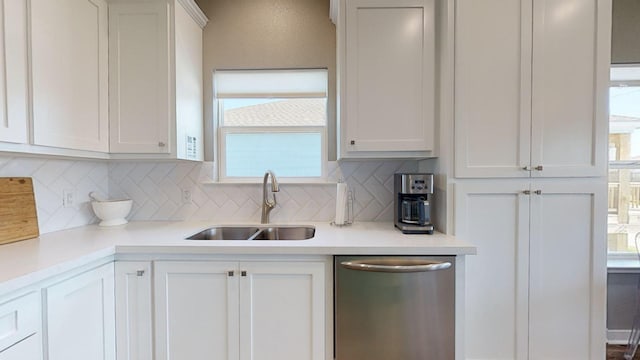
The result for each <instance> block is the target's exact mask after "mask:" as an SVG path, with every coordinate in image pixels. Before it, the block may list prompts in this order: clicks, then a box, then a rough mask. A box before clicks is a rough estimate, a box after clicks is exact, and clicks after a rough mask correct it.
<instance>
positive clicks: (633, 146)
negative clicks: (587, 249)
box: [607, 65, 640, 254]
mask: <svg viewBox="0 0 640 360" xmlns="http://www.w3.org/2000/svg"><path fill="white" fill-rule="evenodd" d="M609 114H610V115H609V206H608V208H609V213H608V226H607V228H608V231H607V233H608V250H609V253H610V254H611V253H618V254H624V253H635V252H636V244H635V237H636V235H637V234H638V233H640V65H631V66H629V65H625V66H615V67H612V68H611V87H610V89H609ZM638 237H639V241H640V235H638Z"/></svg>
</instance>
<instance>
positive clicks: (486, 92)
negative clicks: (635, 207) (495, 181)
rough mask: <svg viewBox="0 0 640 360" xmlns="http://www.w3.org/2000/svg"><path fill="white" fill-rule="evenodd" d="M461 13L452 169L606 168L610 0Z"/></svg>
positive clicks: (542, 0) (516, 172)
mask: <svg viewBox="0 0 640 360" xmlns="http://www.w3.org/2000/svg"><path fill="white" fill-rule="evenodd" d="M455 11H456V12H455V17H456V19H455V65H454V71H455V126H454V128H455V130H454V131H455V176H456V177H529V176H531V177H565V176H571V177H580V176H584V177H590V176H604V175H605V172H606V161H607V159H606V151H605V149H606V145H607V118H608V115H607V108H606V104H607V97H608V92H607V89H608V69H609V50H608V49H609V44H610V38H609V37H610V25H611V19H610V15H611V2H610V1H609V0H604V1H602V0H554V1H548V0H536V1H533V0H520V1H512V0H480V1H478V0H457V1H456V10H455ZM496 14H500V16H496Z"/></svg>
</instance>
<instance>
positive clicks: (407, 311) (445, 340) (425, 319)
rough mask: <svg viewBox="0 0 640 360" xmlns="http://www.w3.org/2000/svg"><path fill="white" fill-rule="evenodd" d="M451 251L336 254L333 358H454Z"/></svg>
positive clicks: (373, 359) (337, 359)
mask: <svg viewBox="0 0 640 360" xmlns="http://www.w3.org/2000/svg"><path fill="white" fill-rule="evenodd" d="M454 265H455V257H453V256H335V257H334V267H335V268H334V270H335V283H334V286H335V355H336V357H335V358H336V360H363V359H367V360H392V359H393V360H452V359H454V358H455V268H454Z"/></svg>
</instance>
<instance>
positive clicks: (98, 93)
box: [29, 0, 109, 152]
mask: <svg viewBox="0 0 640 360" xmlns="http://www.w3.org/2000/svg"><path fill="white" fill-rule="evenodd" d="M29 3H30V15H31V19H30V22H29V23H30V26H31V79H32V93H33V104H32V106H33V143H34V144H35V145H45V146H52V147H60V148H69V149H76V150H89V151H100V152H108V151H109V118H108V116H109V111H108V96H109V94H108V36H109V34H108V23H107V16H108V14H107V4H106V2H104V1H103V0H56V1H51V0H31V1H30V2H29Z"/></svg>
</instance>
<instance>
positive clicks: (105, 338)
mask: <svg viewBox="0 0 640 360" xmlns="http://www.w3.org/2000/svg"><path fill="white" fill-rule="evenodd" d="M113 275H114V272H113V263H111V264H107V265H104V266H102V267H99V268H97V269H94V270H91V271H87V272H85V273H83V274H80V275H77V276H75V277H72V278H70V279H68V280H64V281H62V282H60V283H58V284H55V285H52V286H50V287H48V288H47V289H45V301H46V307H45V309H46V326H45V327H46V341H45V344H46V350H45V351H46V352H47V354H48V356H47V359H48V360H86V359H94V360H111V359H114V358H115V321H114V320H115V314H114V311H115V310H114V282H113Z"/></svg>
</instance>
